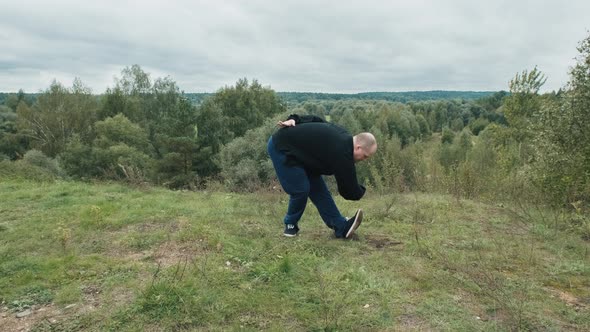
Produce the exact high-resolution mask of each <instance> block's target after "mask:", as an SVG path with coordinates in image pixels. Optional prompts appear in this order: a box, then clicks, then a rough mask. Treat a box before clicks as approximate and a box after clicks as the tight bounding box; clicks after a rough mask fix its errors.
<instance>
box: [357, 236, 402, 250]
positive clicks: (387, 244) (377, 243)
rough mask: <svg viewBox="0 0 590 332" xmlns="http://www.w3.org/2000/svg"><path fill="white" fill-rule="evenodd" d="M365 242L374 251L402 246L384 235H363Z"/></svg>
mask: <svg viewBox="0 0 590 332" xmlns="http://www.w3.org/2000/svg"><path fill="white" fill-rule="evenodd" d="M365 241H367V244H369V245H370V246H371V247H373V248H375V249H388V248H392V247H396V246H403V242H401V241H397V240H394V239H392V238H389V237H388V236H386V235H377V234H375V235H365Z"/></svg>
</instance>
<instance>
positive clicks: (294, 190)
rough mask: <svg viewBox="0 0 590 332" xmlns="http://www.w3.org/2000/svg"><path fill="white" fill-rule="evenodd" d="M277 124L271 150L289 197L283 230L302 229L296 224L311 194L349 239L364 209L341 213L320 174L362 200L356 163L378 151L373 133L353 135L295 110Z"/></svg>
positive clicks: (330, 223)
mask: <svg viewBox="0 0 590 332" xmlns="http://www.w3.org/2000/svg"><path fill="white" fill-rule="evenodd" d="M278 126H279V127H280V129H279V130H277V131H276V132H275V133H274V135H272V136H271V138H270V139H269V140H268V147H267V149H268V154H269V156H270V159H271V160H272V163H273V166H274V168H275V171H276V173H277V177H278V179H279V182H280V183H281V186H282V187H283V189H284V190H285V192H286V193H287V194H289V196H290V197H289V206H288V208H287V214H286V215H285V218H284V219H283V221H284V223H285V231H284V233H283V234H284V235H285V236H288V237H293V236H296V235H297V234H298V233H299V225H298V222H299V220H300V219H301V216H302V215H303V211H304V210H305V206H306V205H307V199H308V198H309V199H311V201H312V202H313V204H314V205H315V206H316V208H317V209H318V211H319V213H320V216H321V217H322V220H323V221H324V223H325V224H326V226H328V227H329V228H331V229H333V230H334V234H335V235H336V237H337V238H350V237H351V236H352V234H353V233H354V231H355V230H356V229H357V228H358V226H359V225H360V223H361V221H362V218H363V212H362V210H361V209H358V210H357V211H356V213H355V214H354V216H353V217H352V218H350V219H347V218H345V217H343V216H342V214H340V211H339V210H338V207H337V206H336V203H335V202H334V199H333V198H332V195H331V194H330V192H329V191H328V188H327V186H326V183H325V182H324V179H323V178H322V175H334V177H335V178H336V183H337V185H338V192H339V193H340V195H341V196H342V197H343V198H344V199H347V200H359V199H361V198H362V197H363V195H364V194H365V187H364V186H362V185H360V184H359V182H358V179H357V177H356V167H355V163H356V162H358V161H362V160H365V159H367V158H369V157H371V156H372V155H373V154H375V152H376V151H377V142H376V141H375V137H374V136H373V135H372V134H371V133H360V134H358V135H355V136H354V137H353V136H352V135H350V133H348V131H346V129H344V128H342V127H339V126H337V125H335V124H332V123H329V122H325V121H324V120H323V119H322V118H319V117H316V116H312V115H301V116H299V115H297V114H292V115H290V116H289V118H288V119H287V120H285V121H279V123H278Z"/></svg>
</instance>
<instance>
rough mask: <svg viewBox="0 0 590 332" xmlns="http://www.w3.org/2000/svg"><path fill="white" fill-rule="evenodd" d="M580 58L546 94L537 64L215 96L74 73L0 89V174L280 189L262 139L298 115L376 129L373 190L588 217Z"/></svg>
mask: <svg viewBox="0 0 590 332" xmlns="http://www.w3.org/2000/svg"><path fill="white" fill-rule="evenodd" d="M578 51H579V54H578V57H577V58H576V60H575V62H574V63H573V64H572V66H571V70H570V72H569V82H568V83H567V84H566V85H565V86H564V87H563V88H561V89H560V90H559V91H551V92H543V93H542V92H541V91H542V87H543V84H544V82H545V80H546V77H545V75H544V74H543V72H542V71H541V70H540V69H538V68H536V67H535V68H533V69H524V70H523V71H522V72H519V73H516V74H515V76H514V77H513V78H512V79H511V80H510V82H509V84H508V86H507V91H498V92H468V91H467V92H460V91H459V92H452V91H451V92H445V91H431V92H405V93H403V92H400V93H393V92H392V93H387V92H368V93H361V94H350V95H344V94H323V93H295V92H281V93H278V92H275V91H274V90H273V89H272V88H271V87H270V86H264V85H262V84H261V83H259V82H258V81H257V80H255V79H254V80H251V81H250V80H248V79H247V78H243V79H239V80H238V81H237V82H236V83H235V84H234V85H230V86H225V87H222V88H220V89H218V90H217V91H216V92H215V93H211V94H198V93H184V91H182V90H181V89H180V87H179V86H178V85H177V84H176V82H175V81H174V80H173V79H172V78H170V77H164V78H152V77H151V75H150V74H149V73H147V72H145V71H144V70H143V69H142V68H141V67H140V66H139V65H132V66H129V67H126V68H123V69H122V71H121V73H120V76H119V77H117V78H115V81H114V84H113V86H112V87H107V88H106V91H105V92H104V93H102V94H98V95H97V94H94V93H93V92H92V91H91V89H90V88H88V87H87V86H85V85H84V83H83V82H81V81H80V80H79V79H76V80H75V81H74V82H73V84H72V86H71V87H68V86H64V85H63V84H61V83H60V82H57V81H54V82H53V83H52V84H51V85H50V86H49V87H48V88H47V89H46V90H44V91H42V92H39V93H33V94H29V93H25V92H23V91H22V90H21V91H19V92H18V93H3V94H0V103H1V105H0V160H1V162H0V172H1V174H2V175H3V176H19V174H20V175H22V174H26V176H27V177H38V178H41V179H50V180H54V179H76V180H83V181H93V180H103V181H121V182H125V183H130V184H135V185H144V184H150V185H156V186H164V187H167V188H171V189H190V190H199V189H205V188H210V187H215V188H223V189H224V190H230V191H256V190H265V189H268V188H272V187H273V186H276V184H277V183H276V180H275V177H274V171H273V168H272V166H271V163H270V160H269V158H268V157H267V155H266V152H265V149H264V147H265V142H266V140H267V139H268V137H269V136H270V135H271V134H272V133H273V131H274V130H276V129H277V127H276V122H277V120H279V119H284V118H286V117H287V116H288V115H289V114H291V113H299V114H313V115H317V116H320V117H324V118H325V119H327V120H328V121H331V122H334V123H336V124H339V125H341V126H343V127H345V128H346V129H348V130H349V131H350V132H351V133H357V132H361V131H369V132H372V133H374V134H375V136H376V137H377V140H378V144H379V150H378V153H377V154H376V156H375V157H374V158H372V159H371V160H370V161H368V162H365V163H360V164H359V165H358V174H359V178H360V180H361V181H362V182H364V183H366V184H367V185H368V186H369V187H370V188H372V190H374V191H376V192H379V193H391V192H411V191H423V192H441V193H450V194H453V195H455V196H456V197H458V198H460V197H465V198H481V199H494V200H500V201H501V200H512V199H514V198H518V199H526V200H527V201H530V202H536V203H540V204H546V205H550V206H553V207H557V208H566V209H575V210H577V211H586V209H587V208H588V204H589V203H590V135H588V132H589V129H590V37H589V38H587V39H585V40H583V41H581V42H580V43H579V47H578ZM588 227H590V226H588ZM589 229H590V228H589ZM589 236H590V231H589Z"/></svg>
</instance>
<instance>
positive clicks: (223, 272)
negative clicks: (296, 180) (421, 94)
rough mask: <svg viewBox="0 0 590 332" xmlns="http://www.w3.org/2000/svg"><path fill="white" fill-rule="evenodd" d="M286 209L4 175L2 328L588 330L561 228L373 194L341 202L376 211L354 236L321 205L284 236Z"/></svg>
mask: <svg viewBox="0 0 590 332" xmlns="http://www.w3.org/2000/svg"><path fill="white" fill-rule="evenodd" d="M286 202H287V197H286V196H285V195H283V194H280V193H256V194H235V193H223V192H172V191H168V190H164V189H158V188H144V189H133V188H130V187H126V186H122V185H118V184H86V183H79V182H28V181H23V180H16V179H12V180H3V181H1V182H0V204H1V205H0V218H1V219H0V301H1V302H3V305H2V307H3V309H2V312H0V314H4V315H5V316H4V317H5V318H3V319H2V320H0V330H6V329H7V328H14V327H18V326H19V325H18V324H20V323H19V322H20V321H19V320H17V319H16V318H13V317H14V314H15V313H16V312H19V311H22V310H25V309H32V310H33V311H35V313H34V314H33V315H32V316H31V317H29V318H27V319H28V320H29V322H31V321H32V322H33V330H34V331H76V330H83V331H105V330H107V331H108V330H112V331H119V330H122V331H144V330H189V331H190V330H211V331H225V330H245V331H258V330H276V331H283V330H292V331H407V330H441V331H446V330H457V331H474V330H476V331H497V330H549V331H563V330H565V331H567V330H571V331H581V330H588V329H590V257H589V247H590V245H589V242H588V241H585V240H584V239H583V238H582V236H580V234H579V233H576V232H574V231H572V230H571V229H569V228H567V227H559V225H556V224H555V223H553V222H550V221H543V220H549V219H547V218H539V220H528V221H527V220H524V219H523V218H520V217H518V216H517V215H516V214H515V213H514V211H513V210H511V209H509V208H508V207H500V206H496V205H491V204H485V203H481V202H476V201H467V200H462V201H460V202H458V201H457V200H456V199H454V198H453V197H450V196H443V195H433V194H407V195H385V196H379V195H374V194H373V195H371V194H369V195H368V197H366V198H365V199H363V200H362V201H360V202H349V201H344V200H342V199H341V198H339V197H338V198H337V203H338V204H339V206H340V207H341V209H342V212H343V213H344V214H345V215H350V214H352V213H353V212H354V210H355V208H357V207H362V208H363V209H364V210H365V219H364V221H363V225H362V226H361V228H359V231H358V236H357V237H356V238H355V239H353V240H348V241H344V240H338V239H335V238H333V236H332V235H331V233H330V232H329V230H328V229H327V228H326V227H325V226H323V223H322V222H321V220H320V218H319V215H318V213H317V211H316V210H315V208H314V207H313V205H311V204H310V205H309V207H308V210H307V211H306V213H305V214H304V218H303V219H302V220H301V222H300V227H301V229H302V230H301V232H300V236H298V237H296V238H284V237H283V236H282V230H283V226H282V223H281V220H282V215H283V213H284V211H285V208H286ZM545 213H547V214H550V213H551V212H550V211H545ZM42 308H46V309H47V310H44V311H43V310H42V311H39V309H42ZM3 324H4V326H3ZM9 324H12V325H9Z"/></svg>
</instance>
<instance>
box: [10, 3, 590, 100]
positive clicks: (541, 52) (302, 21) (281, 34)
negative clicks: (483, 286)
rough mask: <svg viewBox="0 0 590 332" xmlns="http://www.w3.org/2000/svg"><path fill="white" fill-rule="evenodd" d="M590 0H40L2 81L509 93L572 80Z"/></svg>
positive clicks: (19, 21)
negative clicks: (119, 79)
mask: <svg viewBox="0 0 590 332" xmlns="http://www.w3.org/2000/svg"><path fill="white" fill-rule="evenodd" d="M588 12H590V2H588V1H582V0H576V1H569V2H558V1H536V2H529V1H494V2H489V3H481V2H475V1H466V0H457V1H445V2H440V1H434V0H428V1H427V0H422V1H413V2H412V3H409V2H406V1H403V2H402V1H386V0H383V1H373V0H365V1H302V0H300V1H293V0H289V1H270V0H253V1H238V0H235V1H225V2H218V1H170V3H168V2H165V1H141V2H140V1H102V2H97V3H92V4H91V3H88V4H83V5H81V3H80V2H79V1H60V0H55V1H52V2H46V1H27V0H23V1H20V2H18V3H16V2H12V3H3V4H0V45H2V46H3V47H2V49H1V50H0V91H15V90H18V89H19V88H23V89H24V90H25V91H39V90H41V89H45V88H47V87H48V86H49V84H50V82H51V80H53V79H57V80H58V81H60V82H62V83H64V84H66V85H69V84H71V82H72V80H73V78H74V77H79V78H80V79H81V80H82V81H83V82H84V83H85V84H87V85H88V86H90V87H92V89H93V91H94V92H96V93H101V92H103V91H104V90H105V89H106V87H107V86H112V85H113V77H115V76H118V75H119V73H120V71H121V69H123V68H124V67H126V66H129V65H132V64H139V65H140V66H142V68H143V69H144V70H145V71H147V72H149V73H151V76H152V78H155V77H161V76H170V77H171V78H172V79H174V80H175V81H176V82H177V83H178V85H179V86H180V88H181V89H183V90H185V91H191V92H192V91H195V92H203V91H207V92H212V91H215V90H217V89H218V88H220V87H222V86H225V85H231V84H234V83H235V81H236V80H237V79H238V78H241V77H248V78H249V79H258V80H259V82H260V83H262V84H263V85H270V86H272V88H274V89H275V90H278V91H321V92H362V91H406V90H431V89H444V90H500V89H507V88H508V81H509V80H510V79H511V78H512V77H513V76H514V75H515V74H516V73H517V72H520V71H522V70H524V69H532V68H534V67H535V66H538V68H539V69H540V70H541V71H543V72H544V73H545V74H546V75H547V76H548V80H547V83H546V85H545V89H546V90H553V89H558V88H559V87H561V86H563V85H564V84H565V83H566V82H567V79H568V77H567V72H568V68H569V67H570V66H571V65H573V64H574V60H573V58H574V57H575V56H576V46H577V43H578V42H579V41H580V40H582V39H584V38H585V37H586V36H587V35H588V29H590V21H589V20H588V19H587V15H586V13H588Z"/></svg>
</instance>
